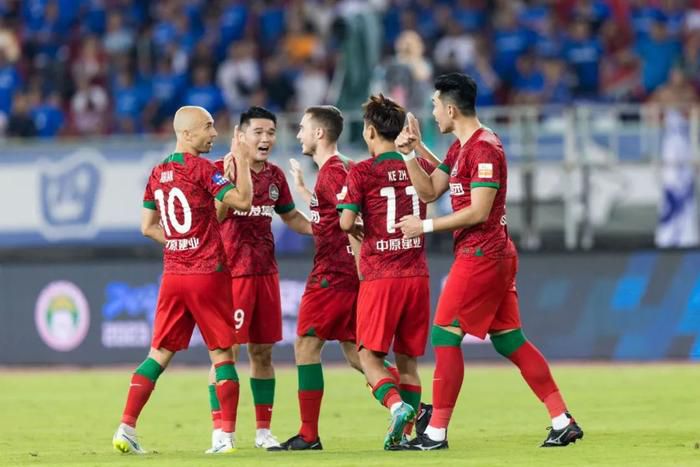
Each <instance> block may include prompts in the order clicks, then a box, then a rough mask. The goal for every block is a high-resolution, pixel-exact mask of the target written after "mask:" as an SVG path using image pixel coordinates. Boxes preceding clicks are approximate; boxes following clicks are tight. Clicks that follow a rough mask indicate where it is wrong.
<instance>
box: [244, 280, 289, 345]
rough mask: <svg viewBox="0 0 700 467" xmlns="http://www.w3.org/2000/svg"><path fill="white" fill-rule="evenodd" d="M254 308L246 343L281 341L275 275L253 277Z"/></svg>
mask: <svg viewBox="0 0 700 467" xmlns="http://www.w3.org/2000/svg"><path fill="white" fill-rule="evenodd" d="M255 278H256V280H255V294H256V295H255V307H254V308H253V311H252V316H251V317H250V324H249V327H248V342H249V343H253V344H274V343H275V342H279V341H281V340H282V300H281V298H280V281H279V276H278V275H277V274H266V275H262V276H255Z"/></svg>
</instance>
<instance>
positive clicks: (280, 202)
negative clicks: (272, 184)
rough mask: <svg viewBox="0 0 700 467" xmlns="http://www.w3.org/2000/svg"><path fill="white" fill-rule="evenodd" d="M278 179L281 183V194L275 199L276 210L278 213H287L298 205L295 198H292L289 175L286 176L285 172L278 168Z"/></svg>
mask: <svg viewBox="0 0 700 467" xmlns="http://www.w3.org/2000/svg"><path fill="white" fill-rule="evenodd" d="M277 171H278V173H277V177H276V178H277V180H278V183H279V185H280V186H279V196H278V197H277V201H275V212H276V213H277V214H286V213H288V212H290V211H292V210H293V209H294V208H295V207H296V206H295V205H294V199H293V198H292V192H291V191H290V190H289V183H287V177H285V176H284V172H282V170H281V169H279V168H277Z"/></svg>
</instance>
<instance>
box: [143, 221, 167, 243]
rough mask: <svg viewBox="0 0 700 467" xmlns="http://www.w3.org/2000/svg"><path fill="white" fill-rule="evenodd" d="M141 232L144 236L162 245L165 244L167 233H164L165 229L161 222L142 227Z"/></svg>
mask: <svg viewBox="0 0 700 467" xmlns="http://www.w3.org/2000/svg"><path fill="white" fill-rule="evenodd" d="M141 233H143V236H144V237H148V238H150V239H151V240H153V241H156V242H158V243H160V244H161V245H165V234H164V233H163V229H162V228H161V227H160V225H159V224H152V225H149V226H146V227H145V228H142V229H141Z"/></svg>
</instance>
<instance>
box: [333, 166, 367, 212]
mask: <svg viewBox="0 0 700 467" xmlns="http://www.w3.org/2000/svg"><path fill="white" fill-rule="evenodd" d="M362 201H363V193H362V172H361V168H360V166H355V167H353V168H351V169H350V172H348V177H347V180H346V182H345V186H344V187H343V189H342V190H341V192H340V193H339V194H338V204H337V205H336V208H337V209H338V210H339V211H342V210H343V209H349V210H350V211H354V212H356V213H359V212H360V211H361V210H362Z"/></svg>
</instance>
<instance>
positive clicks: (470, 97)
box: [435, 72, 476, 117]
mask: <svg viewBox="0 0 700 467" xmlns="http://www.w3.org/2000/svg"><path fill="white" fill-rule="evenodd" d="M435 89H436V90H437V91H440V99H442V100H443V101H444V100H449V101H450V102H451V103H453V104H454V105H456V106H457V108H458V109H459V111H460V112H461V113H462V115H464V116H466V117H473V116H474V115H476V82H475V81H474V79H472V77H471V76H469V75H466V74H464V73H457V72H454V73H447V74H444V75H440V76H438V78H437V79H436V80H435Z"/></svg>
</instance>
